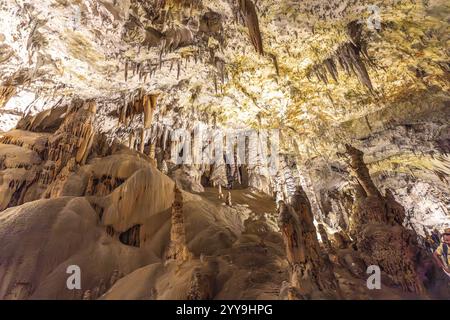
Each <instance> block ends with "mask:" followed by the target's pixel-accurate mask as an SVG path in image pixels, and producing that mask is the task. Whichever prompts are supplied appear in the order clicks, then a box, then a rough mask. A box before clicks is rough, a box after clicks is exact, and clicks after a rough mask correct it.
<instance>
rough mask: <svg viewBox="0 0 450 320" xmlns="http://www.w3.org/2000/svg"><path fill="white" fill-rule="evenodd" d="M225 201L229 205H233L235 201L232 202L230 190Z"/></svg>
mask: <svg viewBox="0 0 450 320" xmlns="http://www.w3.org/2000/svg"><path fill="white" fill-rule="evenodd" d="M225 203H226V205H227V206H230V207H231V206H233V203H232V202H231V192H230V191H228V193H227V198H226V199H225Z"/></svg>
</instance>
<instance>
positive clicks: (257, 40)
mask: <svg viewBox="0 0 450 320" xmlns="http://www.w3.org/2000/svg"><path fill="white" fill-rule="evenodd" d="M239 9H240V11H241V14H242V16H243V18H244V22H245V25H246V26H247V28H248V32H249V34H250V40H251V42H252V44H253V47H254V48H255V50H256V51H257V52H258V53H259V54H260V55H264V49H263V43H262V37H261V31H260V29H259V21H258V14H257V13H256V7H255V4H254V3H253V1H251V0H239Z"/></svg>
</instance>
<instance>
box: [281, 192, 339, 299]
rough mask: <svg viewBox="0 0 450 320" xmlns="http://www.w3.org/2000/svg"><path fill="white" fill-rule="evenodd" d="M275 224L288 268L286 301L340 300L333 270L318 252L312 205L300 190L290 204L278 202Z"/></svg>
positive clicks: (318, 246) (324, 257)
mask: <svg viewBox="0 0 450 320" xmlns="http://www.w3.org/2000/svg"><path fill="white" fill-rule="evenodd" d="M278 223H279V226H280V229H281V233H282V235H283V239H284V243H285V247H286V254H287V259H288V261H289V265H290V268H291V270H290V271H291V281H290V282H291V290H290V294H289V298H290V299H293V298H295V299H317V298H322V299H323V298H328V299H337V298H339V297H340V289H339V285H338V283H337V280H336V278H335V276H334V274H333V267H332V265H331V263H330V261H329V260H328V259H327V257H326V256H325V255H324V254H323V253H322V252H321V249H320V245H319V241H318V239H317V234H316V228H315V227H314V221H313V216H312V212H311V205H310V204H309V200H308V198H307V197H306V195H305V193H304V191H303V190H302V188H301V187H298V188H297V190H296V193H295V195H294V196H293V198H292V205H289V204H286V203H284V202H283V201H280V204H279V218H278Z"/></svg>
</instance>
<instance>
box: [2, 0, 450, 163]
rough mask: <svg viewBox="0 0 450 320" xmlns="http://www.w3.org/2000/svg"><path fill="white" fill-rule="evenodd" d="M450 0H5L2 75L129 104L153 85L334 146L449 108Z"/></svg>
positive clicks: (38, 89) (179, 100)
mask: <svg viewBox="0 0 450 320" xmlns="http://www.w3.org/2000/svg"><path fill="white" fill-rule="evenodd" d="M449 8H450V6H449V4H448V1H445V0H442V1H441V0H429V1H425V0H424V1H416V0H411V1H410V0H408V1H396V0H390V1H377V2H376V6H375V7H374V3H373V1H340V0H333V1H319V0H307V1H288V0H258V1H254V2H252V1H248V0H240V1H232V0H209V1H201V0H185V1H182V0H171V1H169V0H165V1H164V0H153V1H144V0H123V1H118V0H102V1H100V0H42V1H31V0H14V1H13V0H6V1H2V2H1V5H0V10H1V11H0V15H1V17H2V20H1V21H0V80H1V83H2V88H7V87H14V88H15V90H16V92H19V93H20V92H21V91H29V92H32V93H34V94H36V95H38V96H39V97H44V98H48V99H57V98H59V97H65V98H67V97H80V98H84V99H97V100H98V101H104V102H111V103H117V104H121V103H122V101H126V100H127V99H131V98H132V96H133V95H135V94H136V92H139V91H140V90H144V91H146V92H150V93H155V94H158V95H159V97H160V111H159V112H160V113H161V117H163V116H167V117H168V116H170V115H173V112H176V113H177V114H179V115H186V117H185V119H186V121H188V120H189V119H200V120H204V121H210V119H212V118H214V121H217V123H219V124H221V125H223V126H226V127H236V126H238V127H251V128H268V129H269V128H270V129H272V128H273V129H280V130H281V133H282V135H283V137H284V138H285V139H284V140H285V141H288V142H286V145H288V146H289V147H290V148H291V149H290V150H291V151H292V150H296V151H297V152H298V154H302V155H305V156H308V155H309V156H311V155H314V154H325V155H326V154H327V153H330V152H331V151H330V150H334V151H335V150H336V149H339V146H342V145H343V143H344V142H345V141H348V140H350V139H354V138H362V137H365V136H366V135H367V134H368V133H371V132H372V131H377V130H379V129H380V128H384V127H386V126H389V125H390V124H392V123H402V122H408V121H413V120H417V119H420V117H423V116H424V115H429V114H434V115H435V116H436V117H439V115H440V113H441V112H443V111H445V110H448V91H449V71H450V70H449V68H450V67H449V60H448V54H449V51H448V48H449V46H448V41H449V40H448V34H449V27H448V19H449V13H450V9H449ZM374 15H377V17H378V16H379V18H380V19H378V18H377V17H375V19H374ZM377 23H379V25H378V24H377ZM161 110H164V112H165V113H164V112H163V111H161ZM171 112H172V113H171ZM334 151H333V152H334Z"/></svg>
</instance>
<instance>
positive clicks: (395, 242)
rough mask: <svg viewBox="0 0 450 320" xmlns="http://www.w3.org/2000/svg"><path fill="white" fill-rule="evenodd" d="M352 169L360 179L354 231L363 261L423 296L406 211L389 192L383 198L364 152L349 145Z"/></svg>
mask: <svg viewBox="0 0 450 320" xmlns="http://www.w3.org/2000/svg"><path fill="white" fill-rule="evenodd" d="M346 150H347V153H346V154H347V157H348V159H349V166H350V168H351V169H352V172H353V173H354V174H355V175H356V177H357V180H358V185H357V187H359V186H360V187H359V188H361V187H362V188H361V192H357V193H356V194H357V196H356V201H355V204H354V207H353V213H352V215H351V217H350V232H351V235H352V237H353V238H355V239H356V246H357V248H358V251H360V253H361V258H362V259H363V260H364V262H365V263H366V264H367V265H378V266H380V268H381V270H382V271H384V272H386V274H387V275H388V276H389V277H390V279H391V280H392V281H393V282H394V283H395V284H397V285H399V286H401V287H402V288H403V290H405V291H411V292H417V293H421V292H423V291H424V286H423V283H422V280H421V279H420V278H419V276H418V274H417V272H416V265H415V262H414V256H413V254H412V253H413V252H418V251H419V248H417V246H416V244H415V240H414V239H417V235H416V234H415V232H414V231H412V230H407V229H406V228H405V227H404V226H403V225H402V223H403V219H404V217H405V214H404V209H403V208H402V207H401V205H400V204H399V203H397V202H396V201H395V199H393V196H392V194H391V193H390V192H389V191H388V192H387V197H383V196H382V195H381V193H380V192H379V190H378V189H377V187H376V186H375V184H374V183H373V181H372V179H371V177H370V174H369V170H368V168H367V166H366V164H365V163H364V160H363V155H364V154H363V152H361V151H360V150H358V149H356V148H354V147H352V146H350V145H346Z"/></svg>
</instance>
